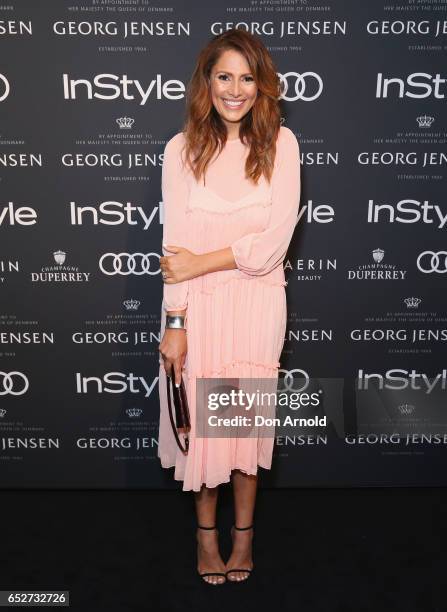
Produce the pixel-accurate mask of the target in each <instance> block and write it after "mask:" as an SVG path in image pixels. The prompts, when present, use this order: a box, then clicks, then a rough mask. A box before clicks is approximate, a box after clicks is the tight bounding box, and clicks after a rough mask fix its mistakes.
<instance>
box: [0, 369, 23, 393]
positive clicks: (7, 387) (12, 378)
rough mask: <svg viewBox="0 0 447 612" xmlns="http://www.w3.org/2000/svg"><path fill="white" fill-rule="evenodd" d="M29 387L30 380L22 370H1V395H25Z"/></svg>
mask: <svg viewBox="0 0 447 612" xmlns="http://www.w3.org/2000/svg"><path fill="white" fill-rule="evenodd" d="M22 387H23V388H22ZM28 388H29V381H28V379H27V377H26V376H25V374H22V372H17V371H14V372H2V371H0V395H23V394H24V393H26V392H27V391H28Z"/></svg>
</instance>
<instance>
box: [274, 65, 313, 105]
mask: <svg viewBox="0 0 447 612" xmlns="http://www.w3.org/2000/svg"><path fill="white" fill-rule="evenodd" d="M278 76H279V79H280V81H281V84H282V85H283V91H282V94H281V98H282V99H283V100H287V101H288V102H295V101H296V100H304V102H311V101H312V100H316V99H317V98H318V97H319V96H320V95H321V92H322V91H323V81H322V79H321V77H320V75H318V74H317V73H316V72H303V73H302V74H299V73H298V72H286V73H285V74H281V73H279V72H278ZM306 77H307V79H306V80H305V78H306ZM309 80H310V83H311V85H312V86H313V84H314V82H316V85H317V91H316V93H314V94H313V95H305V93H306V90H307V89H308V87H309ZM289 89H291V90H292V95H287V93H288V91H289Z"/></svg>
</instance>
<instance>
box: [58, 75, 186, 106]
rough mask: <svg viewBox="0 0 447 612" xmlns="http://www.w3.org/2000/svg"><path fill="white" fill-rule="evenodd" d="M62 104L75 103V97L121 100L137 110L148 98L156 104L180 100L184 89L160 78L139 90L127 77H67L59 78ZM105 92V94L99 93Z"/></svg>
mask: <svg viewBox="0 0 447 612" xmlns="http://www.w3.org/2000/svg"><path fill="white" fill-rule="evenodd" d="M62 80H63V91H64V99H65V100H76V99H77V97H78V96H79V97H87V99H88V100H92V99H93V98H97V99H99V100H116V99H118V98H121V99H123V100H135V99H137V100H138V102H139V104H140V106H143V105H144V104H146V102H147V101H148V99H149V97H150V96H152V98H154V97H155V98H156V99H157V100H163V99H167V100H180V99H181V98H183V97H184V94H185V85H184V84H183V82H182V81H179V80H177V79H170V80H168V81H165V82H163V81H162V76H161V74H157V76H156V77H155V79H152V81H150V83H149V84H148V85H146V86H143V85H142V84H141V82H140V81H139V80H137V79H129V78H128V77H127V74H123V75H122V76H119V75H116V74H109V73H101V74H97V75H95V76H94V77H93V80H89V79H72V78H70V77H69V75H68V74H67V73H64V74H63V75H62ZM101 92H109V93H101Z"/></svg>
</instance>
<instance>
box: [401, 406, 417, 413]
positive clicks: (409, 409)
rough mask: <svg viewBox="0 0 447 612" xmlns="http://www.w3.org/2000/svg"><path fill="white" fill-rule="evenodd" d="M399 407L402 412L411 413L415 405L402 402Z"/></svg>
mask: <svg viewBox="0 0 447 612" xmlns="http://www.w3.org/2000/svg"><path fill="white" fill-rule="evenodd" d="M397 409H398V410H399V412H400V413H401V414H411V413H412V412H413V411H414V409H415V407H414V406H413V405H412V404H401V405H400V406H398V407H397Z"/></svg>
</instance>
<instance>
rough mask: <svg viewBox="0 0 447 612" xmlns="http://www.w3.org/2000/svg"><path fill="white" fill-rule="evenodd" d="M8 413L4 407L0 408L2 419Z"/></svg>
mask: <svg viewBox="0 0 447 612" xmlns="http://www.w3.org/2000/svg"><path fill="white" fill-rule="evenodd" d="M5 414H6V410H5V409H4V408H0V418H1V419H2V418H3V417H4V416H5Z"/></svg>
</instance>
